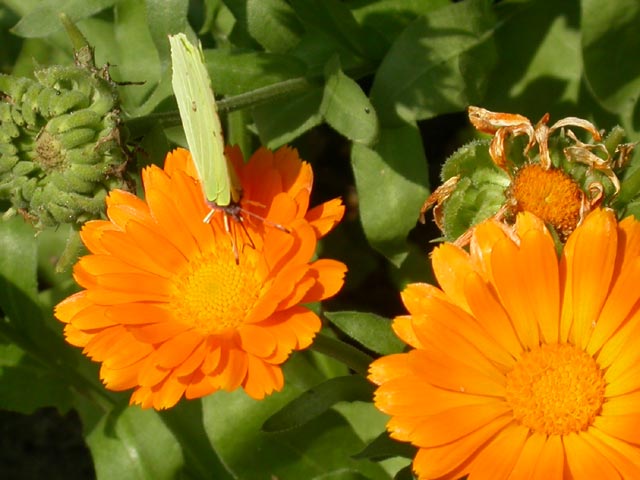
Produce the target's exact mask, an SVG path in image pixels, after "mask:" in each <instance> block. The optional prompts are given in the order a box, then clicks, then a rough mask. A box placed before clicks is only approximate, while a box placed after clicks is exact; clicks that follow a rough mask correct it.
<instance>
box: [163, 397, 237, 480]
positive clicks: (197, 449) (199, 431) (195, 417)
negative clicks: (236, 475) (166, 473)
mask: <svg viewBox="0 0 640 480" xmlns="http://www.w3.org/2000/svg"><path fill="white" fill-rule="evenodd" d="M159 415H160V418H161V419H162V421H163V422H164V424H165V425H166V426H167V427H168V428H169V429H170V430H171V433H172V434H173V435H174V436H175V437H176V439H177V440H178V441H179V442H180V446H181V447H182V452H183V455H184V459H185V473H190V474H191V475H188V478H202V479H207V478H215V479H216V480H227V479H231V478H233V477H232V476H231V474H230V473H229V472H228V471H227V469H226V468H225V467H224V465H222V463H221V462H220V459H219V458H218V454H217V453H216V452H215V450H214V449H213V445H211V442H210V441H209V438H208V437H207V433H206V431H205V430H204V424H203V414H202V402H201V401H199V400H190V401H182V402H180V403H178V404H177V405H176V406H174V407H172V408H170V409H169V410H164V411H162V412H160V413H159Z"/></svg>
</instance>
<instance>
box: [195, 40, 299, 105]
mask: <svg viewBox="0 0 640 480" xmlns="http://www.w3.org/2000/svg"><path fill="white" fill-rule="evenodd" d="M204 58H205V63H206V64H207V70H208V71H209V75H210V77H211V83H212V84H213V91H214V92H216V96H217V95H238V94H240V93H245V92H249V91H251V90H255V89H257V88H261V87H265V86H267V85H272V84H274V83H278V82H282V81H285V80H289V79H291V78H295V77H301V76H303V75H304V73H305V70H306V67H305V65H304V63H303V62H302V61H300V60H298V59H297V58H295V57H292V56H289V55H279V54H274V53H264V52H247V53H230V52H227V51H224V50H219V49H218V50H205V51H204Z"/></svg>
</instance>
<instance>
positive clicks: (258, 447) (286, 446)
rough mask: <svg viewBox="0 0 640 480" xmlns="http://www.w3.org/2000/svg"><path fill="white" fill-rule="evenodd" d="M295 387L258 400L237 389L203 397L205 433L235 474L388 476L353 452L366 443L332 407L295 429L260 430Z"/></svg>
mask: <svg viewBox="0 0 640 480" xmlns="http://www.w3.org/2000/svg"><path fill="white" fill-rule="evenodd" d="M287 380H288V381H289V378H288V379H287ZM299 393H301V392H300V390H299V389H298V388H296V387H295V386H293V385H292V384H288V385H287V386H286V387H285V389H284V391H283V392H282V393H277V394H273V395H271V396H270V397H268V398H265V399H264V400H260V401H255V400H252V399H250V398H248V397H247V396H246V395H244V394H243V393H242V392H241V391H236V392H233V393H226V392H218V393H216V394H214V395H210V396H208V397H206V398H205V399H204V401H203V404H204V416H205V428H206V429H207V432H208V434H209V438H210V439H211V441H212V442H213V444H214V446H215V448H216V451H217V452H218V454H219V455H220V457H221V459H222V461H223V462H224V463H225V465H227V467H228V468H229V469H230V470H231V471H232V472H233V474H234V475H235V476H236V478H241V479H243V480H264V479H265V478H282V479H318V480H320V479H329V478H331V479H338V478H339V479H348V478H351V479H355V478H359V479H370V480H383V479H389V475H388V474H387V473H386V472H385V471H384V470H383V469H382V468H381V467H380V466H379V465H376V464H374V463H371V462H369V461H357V460H354V459H352V458H351V455H353V454H355V453H356V452H358V451H359V450H360V449H362V448H363V445H364V444H363V442H362V440H360V438H358V436H357V435H356V434H355V433H354V432H353V430H352V429H351V428H350V426H349V425H348V424H347V423H346V422H345V420H344V419H343V418H342V417H341V416H340V415H338V414H337V413H335V412H332V411H328V412H325V413H324V414H322V415H320V416H319V417H317V418H315V419H314V420H312V421H310V422H308V423H306V424H305V425H303V426H302V427H299V428H296V429H294V430H289V431H286V432H278V433H266V432H263V431H261V426H262V425H263V423H264V422H265V420H266V419H267V418H269V417H270V416H271V415H272V414H273V413H274V412H276V411H277V410H279V409H280V408H282V406H284V405H285V404H286V403H288V402H289V401H290V400H291V399H292V398H294V397H295V396H296V395H298V394H299ZM249 458H250V459H251V461H247V460H248V459H249Z"/></svg>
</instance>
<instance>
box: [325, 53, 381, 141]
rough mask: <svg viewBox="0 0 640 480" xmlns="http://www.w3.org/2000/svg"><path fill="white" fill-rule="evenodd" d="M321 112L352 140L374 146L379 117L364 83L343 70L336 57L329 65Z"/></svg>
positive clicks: (335, 127) (329, 122) (333, 125)
mask: <svg viewBox="0 0 640 480" xmlns="http://www.w3.org/2000/svg"><path fill="white" fill-rule="evenodd" d="M325 75H326V77H327V83H326V85H325V88H324V95H323V97H322V105H321V106H320V112H321V113H322V115H323V116H324V118H325V120H326V121H327V123H328V124H329V125H331V126H332V127H333V128H334V129H335V130H336V131H338V132H339V133H341V134H342V135H344V136H345V137H347V138H348V139H349V140H351V141H353V142H358V143H364V144H366V145H370V144H371V143H373V141H374V140H375V139H376V137H377V135H378V117H377V116H376V113H375V110H374V109H373V105H371V102H369V99H368V98H367V96H366V95H365V93H364V92H363V91H362V89H361V88H360V86H359V85H358V84H357V83H356V82H355V81H354V80H353V79H351V78H349V77H348V76H346V75H345V74H344V73H343V72H342V70H340V62H339V60H338V58H337V57H333V59H332V60H331V61H329V63H328V64H327V67H326V70H325Z"/></svg>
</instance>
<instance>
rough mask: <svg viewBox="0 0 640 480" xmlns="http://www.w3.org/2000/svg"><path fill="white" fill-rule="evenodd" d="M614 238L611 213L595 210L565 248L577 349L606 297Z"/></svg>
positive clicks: (614, 232)
mask: <svg viewBox="0 0 640 480" xmlns="http://www.w3.org/2000/svg"><path fill="white" fill-rule="evenodd" d="M617 238H618V235H617V228H616V220H615V217H614V215H613V212H610V211H608V210H594V211H593V212H592V213H591V214H589V215H588V216H587V218H586V219H585V220H584V222H583V223H582V225H580V226H579V227H578V228H577V229H576V230H575V232H573V234H571V236H570V237H569V239H568V240H567V243H566V245H565V248H564V257H565V258H566V259H567V275H568V277H569V282H568V284H569V285H571V289H572V291H571V297H570V298H571V300H569V301H571V303H572V330H571V339H572V340H573V342H574V343H575V345H576V346H577V347H579V348H584V347H585V346H586V345H587V343H588V341H589V338H590V336H591V333H592V331H593V326H594V325H595V324H596V322H597V320H598V316H599V314H600V310H601V309H602V306H603V305H604V302H605V300H606V297H607V294H608V293H609V288H610V284H611V279H612V275H613V268H614V265H615V258H616V251H617ZM566 301H568V299H565V302H566ZM563 314H564V312H563Z"/></svg>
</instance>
